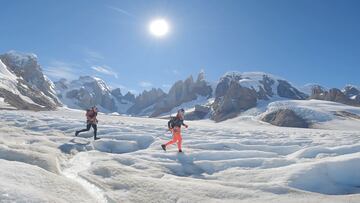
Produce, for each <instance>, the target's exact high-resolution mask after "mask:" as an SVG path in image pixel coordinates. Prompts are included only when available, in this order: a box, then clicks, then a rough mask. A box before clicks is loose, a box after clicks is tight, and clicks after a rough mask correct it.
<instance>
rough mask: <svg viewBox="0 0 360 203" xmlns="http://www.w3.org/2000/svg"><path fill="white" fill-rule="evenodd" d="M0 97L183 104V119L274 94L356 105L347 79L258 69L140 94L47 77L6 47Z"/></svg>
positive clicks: (107, 108)
mask: <svg viewBox="0 0 360 203" xmlns="http://www.w3.org/2000/svg"><path fill="white" fill-rule="evenodd" d="M0 98H2V100H3V102H5V103H7V104H9V105H11V106H13V107H15V108H17V109H27V110H54V109H56V108H57V107H61V106H67V107H69V108H75V109H87V108H90V107H91V106H94V105H96V106H98V107H99V108H100V110H101V111H102V112H105V113H112V112H117V113H120V114H128V115H133V116H149V117H161V116H168V115H169V114H171V113H175V112H176V110H177V109H178V108H185V110H186V112H187V113H186V116H187V119H190V120H196V119H204V118H210V119H213V120H215V121H223V120H226V119H229V118H233V117H236V116H237V115H239V114H241V112H243V111H246V110H248V109H250V108H253V107H256V106H257V105H258V103H259V102H262V103H263V102H271V101H277V100H286V99H290V100H307V99H317V100H327V101H334V102H339V103H343V104H346V105H352V106H360V90H359V88H358V87H356V86H351V85H348V86H346V87H344V89H343V90H340V89H337V88H332V89H327V88H324V87H322V86H320V85H307V86H305V87H301V88H297V87H295V86H293V85H292V84H291V83H290V82H288V81H287V80H285V79H283V78H280V77H277V76H274V75H271V74H268V73H263V72H250V73H240V72H228V73H225V74H224V75H223V76H222V77H221V78H220V79H219V81H218V82H216V83H210V82H208V81H206V79H205V73H204V72H200V73H199V75H198V76H197V78H196V80H194V79H193V77H192V76H190V77H188V78H187V79H185V80H179V81H177V82H175V83H174V85H173V86H172V87H171V88H170V90H169V92H168V93H166V92H164V91H163V90H161V89H155V88H153V89H151V90H149V91H148V90H145V91H143V92H142V93H141V94H139V95H133V94H132V93H130V92H127V93H126V94H123V93H122V92H121V91H120V89H119V88H115V89H111V88H109V86H108V85H107V84H106V82H105V81H103V80H102V79H100V78H97V77H91V76H80V77H79V79H77V80H73V81H68V80H66V79H61V80H59V81H56V82H54V83H53V82H52V81H51V80H49V79H48V78H47V77H46V76H45V75H44V74H43V72H42V69H41V67H40V65H39V63H38V58H37V56H36V55H35V54H23V53H19V52H15V51H11V52H8V53H5V54H2V55H0Z"/></svg>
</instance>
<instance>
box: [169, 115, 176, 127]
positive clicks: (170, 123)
mask: <svg viewBox="0 0 360 203" xmlns="http://www.w3.org/2000/svg"><path fill="white" fill-rule="evenodd" d="M175 120H176V117H171V119H170V120H169V122H168V124H169V126H170V128H174V127H175Z"/></svg>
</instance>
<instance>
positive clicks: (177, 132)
mask: <svg viewBox="0 0 360 203" xmlns="http://www.w3.org/2000/svg"><path fill="white" fill-rule="evenodd" d="M172 132H173V139H172V140H170V141H169V142H168V143H166V144H165V146H168V145H171V144H174V143H175V142H177V146H178V149H179V150H181V142H182V137H181V132H180V128H178V129H174V130H173V131H172Z"/></svg>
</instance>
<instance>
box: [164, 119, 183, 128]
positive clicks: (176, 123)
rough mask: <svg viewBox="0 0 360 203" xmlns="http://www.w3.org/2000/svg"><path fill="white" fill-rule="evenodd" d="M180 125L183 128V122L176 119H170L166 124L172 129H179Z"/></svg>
mask: <svg viewBox="0 0 360 203" xmlns="http://www.w3.org/2000/svg"><path fill="white" fill-rule="evenodd" d="M182 125H183V126H185V123H184V120H181V119H180V118H178V117H174V118H171V119H170V121H169V122H168V127H169V128H174V127H179V128H180V127H181V126H182Z"/></svg>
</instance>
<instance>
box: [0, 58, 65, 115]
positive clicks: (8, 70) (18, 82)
mask: <svg viewBox="0 0 360 203" xmlns="http://www.w3.org/2000/svg"><path fill="white" fill-rule="evenodd" d="M53 88H54V84H53V83H52V82H51V81H50V80H49V79H47V78H46V76H44V75H43V73H42V70H41V67H40V65H39V64H38V59H37V57H36V55H34V54H24V53H19V52H15V51H11V52H8V53H6V54H3V55H0V97H1V98H3V99H4V102H6V103H8V104H9V105H11V106H13V107H15V108H17V109H29V110H53V109H55V108H56V107H58V106H61V103H60V102H59V100H58V98H57V97H56V94H55V91H54V89H53Z"/></svg>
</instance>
